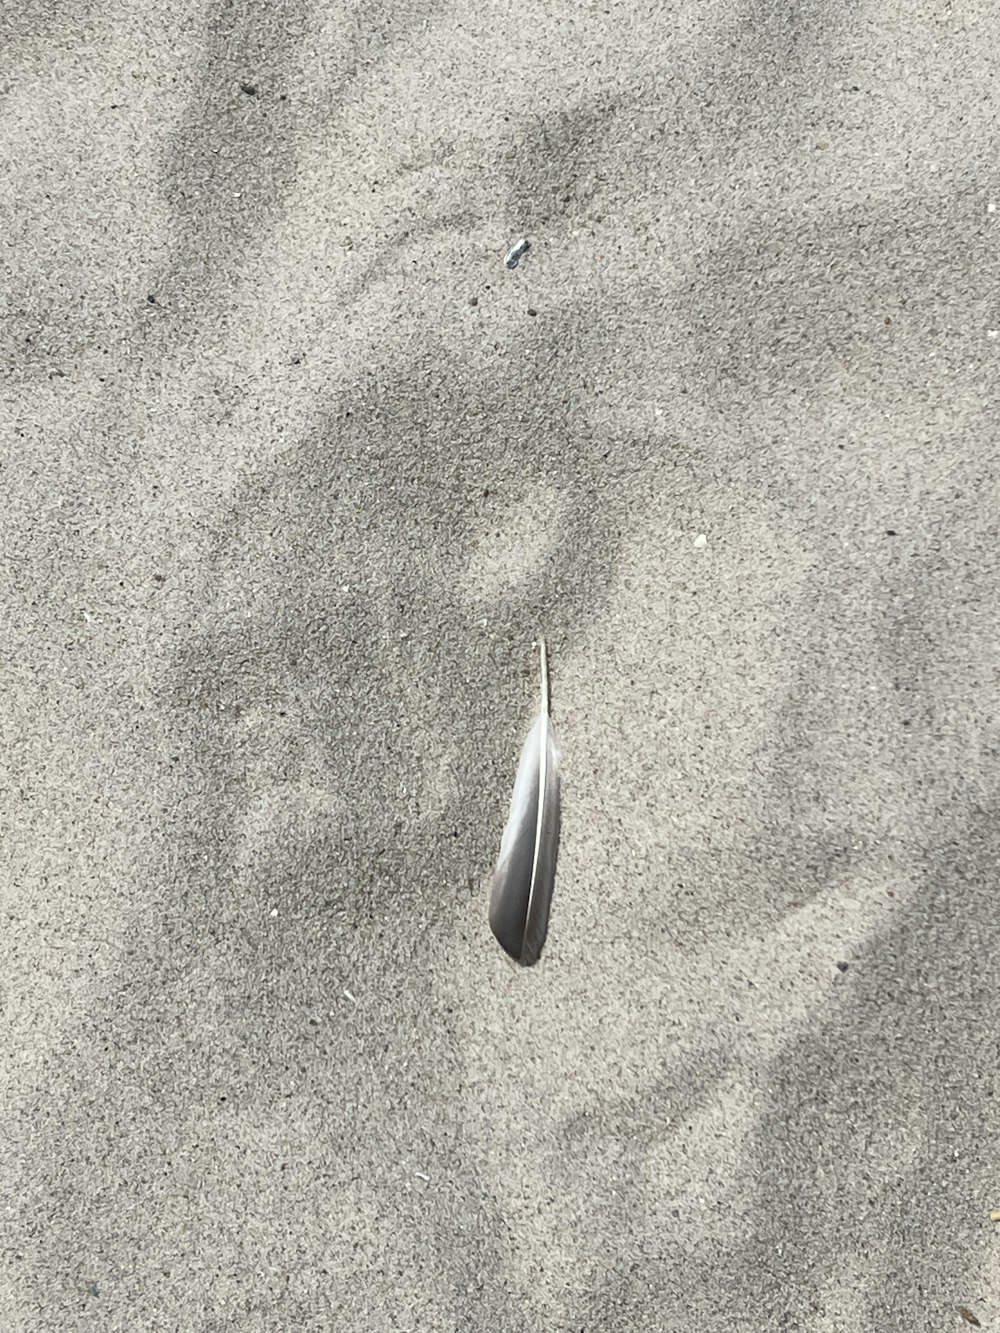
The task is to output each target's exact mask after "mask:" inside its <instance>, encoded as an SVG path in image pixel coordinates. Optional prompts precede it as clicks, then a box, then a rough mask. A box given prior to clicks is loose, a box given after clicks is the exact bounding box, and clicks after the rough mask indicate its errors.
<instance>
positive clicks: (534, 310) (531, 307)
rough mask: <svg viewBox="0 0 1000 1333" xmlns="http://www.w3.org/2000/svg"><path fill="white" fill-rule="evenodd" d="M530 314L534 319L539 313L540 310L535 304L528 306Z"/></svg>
mask: <svg viewBox="0 0 1000 1333" xmlns="http://www.w3.org/2000/svg"><path fill="white" fill-rule="evenodd" d="M528 314H529V315H530V316H531V318H532V319H534V318H535V316H536V315H537V314H538V311H537V310H536V309H535V307H534V306H533V305H529V306H528Z"/></svg>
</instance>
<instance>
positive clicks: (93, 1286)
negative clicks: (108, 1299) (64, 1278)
mask: <svg viewBox="0 0 1000 1333" xmlns="http://www.w3.org/2000/svg"><path fill="white" fill-rule="evenodd" d="M87 1290H88V1291H89V1292H90V1294H91V1296H97V1295H98V1294H99V1293H98V1290H97V1283H96V1282H88V1283H87Z"/></svg>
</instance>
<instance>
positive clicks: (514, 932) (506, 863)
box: [489, 639, 560, 967]
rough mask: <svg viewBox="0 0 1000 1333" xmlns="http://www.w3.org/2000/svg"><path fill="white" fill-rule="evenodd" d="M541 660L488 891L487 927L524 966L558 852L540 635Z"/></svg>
mask: <svg viewBox="0 0 1000 1333" xmlns="http://www.w3.org/2000/svg"><path fill="white" fill-rule="evenodd" d="M541 659H542V706H541V709H540V711H539V714H538V718H537V719H536V721H535V725H534V726H533V727H532V728H531V731H530V732H529V733H528V739H527V740H526V741H525V742H524V748H523V750H522V751H521V762H520V763H519V764H518V767H517V777H516V778H515V779H514V795H513V796H512V797H511V802H510V813H509V815H508V816H507V824H506V827H505V828H504V831H503V838H502V839H501V841H500V856H499V858H498V860H497V864H496V869H495V870H494V872H493V891H492V893H491V894H490V914H489V915H490V929H491V930H492V931H493V934H494V935H495V936H496V938H497V940H498V942H499V944H500V946H501V948H503V949H504V950H505V951H506V952H507V953H508V954H510V956H511V958H513V959H514V960H515V961H516V962H518V963H520V964H522V966H524V967H530V966H531V965H532V963H537V961H538V959H539V956H540V955H541V952H542V946H543V945H544V943H545V936H546V933H547V932H548V928H549V908H550V906H551V904H552V889H553V887H554V885H555V879H556V858H557V855H558V852H559V815H560V812H559V751H558V749H557V748H556V741H555V736H554V735H553V734H552V723H551V720H550V718H549V669H548V659H547V656H546V652H545V640H544V639H543V640H542V642H541Z"/></svg>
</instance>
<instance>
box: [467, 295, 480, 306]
mask: <svg viewBox="0 0 1000 1333" xmlns="http://www.w3.org/2000/svg"><path fill="white" fill-rule="evenodd" d="M478 304H479V297H478V296H470V297H469V305H478Z"/></svg>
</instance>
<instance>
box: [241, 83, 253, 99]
mask: <svg viewBox="0 0 1000 1333" xmlns="http://www.w3.org/2000/svg"><path fill="white" fill-rule="evenodd" d="M240 92H241V93H246V95H247V97H256V96H257V85H256V84H255V83H241V84H240Z"/></svg>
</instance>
